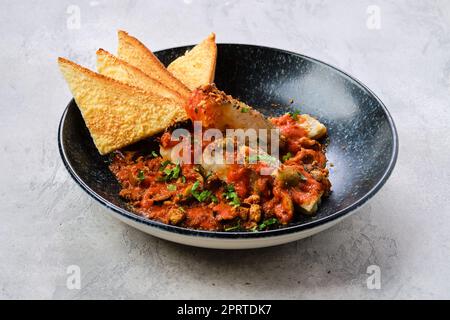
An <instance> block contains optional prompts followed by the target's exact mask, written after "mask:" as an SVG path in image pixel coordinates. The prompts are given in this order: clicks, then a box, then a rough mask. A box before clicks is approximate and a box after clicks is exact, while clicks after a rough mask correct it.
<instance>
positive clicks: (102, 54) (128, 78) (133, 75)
mask: <svg viewBox="0 0 450 320" xmlns="http://www.w3.org/2000/svg"><path fill="white" fill-rule="evenodd" d="M97 71H98V73H100V74H102V75H104V76H107V77H110V78H113V79H115V80H117V81H120V82H124V83H126V84H129V85H131V86H134V87H138V88H140V89H142V90H144V91H147V92H148V93H151V94H154V95H160V96H163V97H166V98H170V99H173V100H174V101H177V102H179V103H180V104H183V103H184V102H185V100H184V99H183V98H182V97H181V95H180V94H179V93H177V92H175V91H173V90H172V89H170V88H168V87H166V86H165V85H163V84H162V83H161V82H159V81H158V80H156V79H154V78H151V77H149V76H148V75H147V74H146V73H144V72H143V71H141V70H139V69H138V68H136V67H134V66H132V65H130V64H129V63H127V62H125V61H123V60H120V59H119V58H117V57H115V56H114V55H112V54H111V53H109V52H107V51H105V50H103V49H99V50H98V51H97ZM183 111H184V110H183ZM183 113H184V112H183Z"/></svg>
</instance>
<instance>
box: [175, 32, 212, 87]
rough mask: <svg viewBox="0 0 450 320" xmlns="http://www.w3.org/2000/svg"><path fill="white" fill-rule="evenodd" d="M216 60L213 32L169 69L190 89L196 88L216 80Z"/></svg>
mask: <svg viewBox="0 0 450 320" xmlns="http://www.w3.org/2000/svg"><path fill="white" fill-rule="evenodd" d="M216 60H217V46H216V35H215V34H214V33H211V34H210V35H209V36H208V37H207V38H206V39H205V40H203V41H202V42H201V43H199V44H198V45H196V46H195V47H194V48H192V50H190V51H188V52H187V53H186V54H185V55H184V56H181V57H179V58H177V59H176V60H174V61H173V62H172V63H171V64H170V65H169V66H168V67H167V70H169V71H170V72H171V73H172V74H173V75H174V76H175V77H176V78H178V79H179V80H180V81H181V82H183V83H184V84H185V85H186V86H187V87H188V88H189V89H191V90H194V89H196V88H198V87H199V86H201V85H205V84H210V83H213V82H214V73H215V70H216Z"/></svg>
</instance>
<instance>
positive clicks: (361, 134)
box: [58, 44, 398, 249]
mask: <svg viewBox="0 0 450 320" xmlns="http://www.w3.org/2000/svg"><path fill="white" fill-rule="evenodd" d="M191 47H192V46H184V47H177V48H171V49H167V50H162V51H159V52H155V54H156V56H157V57H158V58H159V59H160V60H161V61H162V62H163V63H164V64H166V65H167V64H168V63H169V62H170V61H172V60H173V59H175V58H177V57H178V56H180V55H183V54H184V53H185V51H186V50H187V49H190V48H191ZM217 47H218V59H217V67H216V78H215V82H216V84H217V87H218V88H219V89H221V90H224V91H225V92H227V93H228V94H231V95H232V96H234V97H236V98H238V99H240V100H242V101H244V102H246V103H247V104H249V105H251V106H253V107H254V108H256V109H257V110H259V111H261V112H262V113H263V114H264V115H266V116H277V115H281V114H283V113H285V112H287V111H289V110H291V109H292V108H295V109H299V110H300V111H301V112H302V113H308V114H310V115H313V116H314V117H317V118H318V119H319V120H320V121H321V122H322V123H323V124H325V125H326V127H327V129H328V136H329V145H328V147H327V157H328V160H329V163H330V181H331V183H332V185H333V186H332V193H331V195H330V196H329V197H327V198H325V199H324V200H323V201H322V204H321V205H320V207H319V210H318V211H317V214H315V215H312V216H306V215H301V216H300V218H299V219H298V220H297V221H296V222H295V223H292V224H290V225H288V226H286V227H283V228H280V229H275V230H269V231H261V232H216V231H202V230H192V229H187V228H183V227H178V226H172V225H166V224H163V223H160V222H157V221H153V220H149V219H146V218H144V217H142V216H139V215H137V214H136V213H134V212H133V211H132V210H131V208H130V206H129V205H128V204H127V203H126V202H125V201H124V200H123V199H122V198H120V197H119V191H120V186H119V184H118V182H117V181H116V179H115V177H114V176H113V174H112V173H111V172H110V171H109V169H108V161H107V159H108V158H107V157H105V156H100V154H99V153H98V151H97V149H96V148H95V146H94V144H93V142H92V139H91V138H90V135H89V132H88V130H87V128H86V125H85V123H84V121H83V118H82V117H81V113H80V111H79V109H78V107H77V105H76V103H75V101H74V100H72V101H70V102H69V105H68V106H67V108H66V109H65V111H64V113H63V115H62V117H61V121H60V125H59V131H58V143H59V150H60V154H61V158H62V160H63V162H64V165H65V167H66V168H67V170H68V171H69V173H70V174H71V176H72V177H73V178H74V179H75V181H76V182H77V183H78V184H79V185H80V186H81V187H82V188H83V189H84V190H85V191H86V192H87V194H88V195H90V196H91V197H93V198H94V199H96V200H97V201H98V202H99V203H100V204H102V205H104V206H106V207H107V208H108V209H110V210H109V211H108V212H110V213H111V214H112V215H113V216H114V217H116V218H118V219H120V220H121V221H123V222H125V223H127V224H129V225H131V226H133V227H135V228H137V229H139V230H142V231H144V232H146V233H148V234H151V235H154V236H156V237H159V238H162V239H166V240H170V241H174V242H178V243H182V244H186V245H192V246H198V247H206V248H218V249H245V248H258V247H267V246H273V245H279V244H283V243H287V242H290V241H295V240H299V239H301V238H305V237H308V236H311V235H313V234H316V233H318V232H320V231H323V230H325V229H327V228H329V227H331V226H332V225H334V224H336V223H338V222H339V221H341V220H342V219H344V218H346V217H348V216H349V215H351V214H352V213H355V212H356V211H358V209H359V208H361V206H363V205H364V204H365V203H367V201H368V200H370V199H371V198H372V197H373V196H374V195H375V194H376V193H377V192H378V191H379V190H380V188H381V187H382V186H383V185H384V184H385V182H386V180H387V179H388V178H389V176H390V174H391V172H392V170H393V169H394V166H395V163H396V159H397V153H398V136H397V132H396V129H395V125H394V122H393V120H392V117H391V116H390V114H389V112H388V110H387V109H386V107H385V106H384V105H383V103H382V102H381V100H380V99H378V98H377V97H376V96H375V94H374V93H373V92H372V91H370V90H369V89H368V88H367V87H366V86H364V85H363V84H362V83H361V82H359V81H358V80H356V79H355V78H353V77H351V76H350V75H348V74H346V73H345V72H343V71H340V70H339V69H337V68H335V67H332V66H330V65H329V64H327V63H324V62H321V61H319V60H316V59H313V58H310V57H307V56H304V55H301V54H297V53H293V52H288V51H285V50H280V49H275V48H268V47H262V46H254V45H243V44H218V45H217ZM292 101H293V103H292Z"/></svg>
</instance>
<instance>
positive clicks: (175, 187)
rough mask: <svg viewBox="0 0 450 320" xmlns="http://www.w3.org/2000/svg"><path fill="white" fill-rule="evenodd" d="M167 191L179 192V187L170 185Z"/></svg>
mask: <svg viewBox="0 0 450 320" xmlns="http://www.w3.org/2000/svg"><path fill="white" fill-rule="evenodd" d="M167 190H169V191H176V190H177V186H176V185H174V184H169V185H167Z"/></svg>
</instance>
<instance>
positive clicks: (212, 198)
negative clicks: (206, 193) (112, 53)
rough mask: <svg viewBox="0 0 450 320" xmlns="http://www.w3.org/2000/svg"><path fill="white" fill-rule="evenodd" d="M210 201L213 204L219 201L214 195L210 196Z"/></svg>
mask: <svg viewBox="0 0 450 320" xmlns="http://www.w3.org/2000/svg"><path fill="white" fill-rule="evenodd" d="M211 201H212V202H214V203H219V199H217V197H216V195H215V194H212V195H211Z"/></svg>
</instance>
